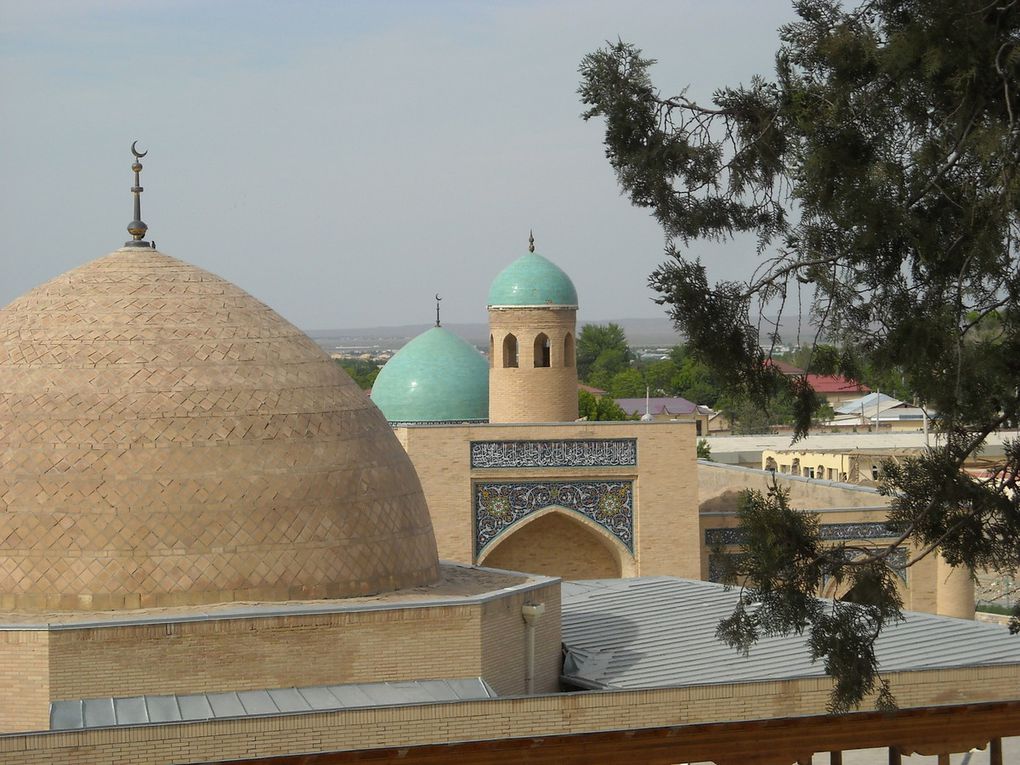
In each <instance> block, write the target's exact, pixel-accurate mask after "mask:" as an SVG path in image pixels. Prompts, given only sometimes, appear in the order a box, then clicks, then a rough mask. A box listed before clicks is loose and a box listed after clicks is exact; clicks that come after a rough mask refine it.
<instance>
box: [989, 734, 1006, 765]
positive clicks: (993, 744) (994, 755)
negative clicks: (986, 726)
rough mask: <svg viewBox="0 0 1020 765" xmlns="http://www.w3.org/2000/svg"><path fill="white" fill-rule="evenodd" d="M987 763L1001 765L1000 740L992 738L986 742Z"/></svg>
mask: <svg viewBox="0 0 1020 765" xmlns="http://www.w3.org/2000/svg"><path fill="white" fill-rule="evenodd" d="M988 761H989V763H991V765H1003V759H1002V739H1001V738H993V739H992V740H991V741H989V742H988Z"/></svg>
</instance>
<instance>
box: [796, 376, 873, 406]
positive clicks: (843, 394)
mask: <svg viewBox="0 0 1020 765" xmlns="http://www.w3.org/2000/svg"><path fill="white" fill-rule="evenodd" d="M807 382H808V385H810V386H811V387H812V388H814V389H815V393H817V394H818V398H820V399H822V400H823V401H826V402H827V403H828V404H829V406H837V405H839V404H842V403H843V402H844V401H850V400H852V399H855V398H860V397H861V396H863V395H864V394H865V393H871V388H869V387H868V386H867V385H863V384H861V383H859V382H854V381H853V380H847V379H846V378H845V377H840V376H838V375H808V376H807Z"/></svg>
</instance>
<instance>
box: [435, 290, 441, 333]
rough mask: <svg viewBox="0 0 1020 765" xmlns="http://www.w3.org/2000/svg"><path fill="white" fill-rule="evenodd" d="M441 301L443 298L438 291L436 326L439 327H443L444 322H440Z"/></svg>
mask: <svg viewBox="0 0 1020 765" xmlns="http://www.w3.org/2000/svg"><path fill="white" fill-rule="evenodd" d="M440 301H442V298H441V297H439V293H438V292H437V293H436V326H437V327H441V326H442V324H440V323H439V303H440Z"/></svg>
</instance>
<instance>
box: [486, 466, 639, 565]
mask: <svg viewBox="0 0 1020 765" xmlns="http://www.w3.org/2000/svg"><path fill="white" fill-rule="evenodd" d="M473 493H474V532H475V559H476V561H477V562H478V563H482V562H483V561H484V562H485V565H491V566H498V567H501V568H502V567H506V568H517V569H518V570H525V571H531V572H534V573H546V574H552V573H553V572H556V571H562V572H564V573H562V574H555V575H557V576H567V575H568V572H569V576H570V578H578V577H579V576H581V577H585V578H591V577H603V576H613V577H616V576H621V575H632V574H633V573H634V569H635V564H634V556H633V549H634V487H633V482H631V481H486V482H478V483H476V484H475V485H474V487H473ZM553 516H556V517H553ZM532 527H533V528H532ZM585 558H589V559H590V565H589V564H586V563H585V562H584V561H585ZM537 567H541V568H537Z"/></svg>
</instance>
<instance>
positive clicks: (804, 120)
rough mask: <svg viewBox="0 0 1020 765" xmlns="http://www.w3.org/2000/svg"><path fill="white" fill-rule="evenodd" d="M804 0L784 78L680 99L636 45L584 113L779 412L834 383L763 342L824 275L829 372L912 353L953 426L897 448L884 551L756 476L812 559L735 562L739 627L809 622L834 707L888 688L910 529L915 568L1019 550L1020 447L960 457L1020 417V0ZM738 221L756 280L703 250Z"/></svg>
mask: <svg viewBox="0 0 1020 765" xmlns="http://www.w3.org/2000/svg"><path fill="white" fill-rule="evenodd" d="M795 9H796V12H797V14H798V16H799V20H798V21H796V22H795V23H791V24H789V25H786V26H784V27H783V28H782V29H781V30H780V39H781V46H780V49H779V51H778V53H777V56H776V69H775V75H774V78H772V79H767V78H765V77H754V78H752V79H751V82H750V84H749V85H747V86H741V87H722V88H720V89H718V90H717V91H716V92H715V94H714V96H713V98H712V103H711V104H704V105H703V104H698V103H695V102H694V101H692V100H690V99H689V98H687V97H686V95H684V92H683V91H680V94H679V95H675V96H664V95H661V94H660V92H659V91H658V90H657V89H656V88H655V87H654V86H653V85H652V81H651V78H650V75H649V69H650V67H651V65H652V64H653V63H654V62H653V61H652V60H650V59H648V58H644V57H643V56H642V54H641V51H640V50H638V49H637V48H636V47H634V46H633V45H630V44H628V43H624V42H619V43H617V44H615V45H609V46H607V47H606V48H604V49H602V50H599V51H596V52H594V53H592V54H589V55H588V56H586V57H585V58H584V60H583V62H582V64H581V76H582V80H581V87H580V93H581V97H582V100H583V102H584V104H585V105H586V107H587V108H586V111H585V114H584V116H585V118H586V119H591V118H596V117H598V118H602V119H604V121H605V146H606V156H607V158H608V159H609V162H610V163H611V165H612V166H613V168H614V169H615V171H616V174H617V177H618V180H619V182H620V185H621V186H622V188H623V189H624V191H625V192H626V193H627V194H628V195H629V196H630V199H631V201H632V202H633V203H634V204H635V205H639V206H642V207H647V208H649V209H651V210H652V212H653V213H654V215H655V217H656V218H657V219H658V221H659V222H660V224H661V225H662V227H663V229H664V231H665V233H666V236H667V238H668V240H669V241H670V242H671V243H672V244H671V245H670V252H669V254H668V259H667V261H666V262H665V263H663V264H662V265H661V266H660V267H659V268H658V269H657V270H655V272H653V273H652V275H651V277H650V284H651V286H652V288H653V289H654V290H655V291H656V292H657V293H658V295H659V297H658V300H659V301H660V302H661V303H662V304H663V305H665V306H666V307H667V310H668V311H669V313H670V315H671V317H672V318H673V320H674V322H675V323H676V325H677V328H678V330H679V331H681V332H682V333H683V334H684V335H685V336H686V337H687V338H688V339H689V344H690V346H691V347H692V348H693V349H695V350H696V351H697V352H699V354H700V355H699V358H700V359H701V360H702V361H704V362H705V363H706V364H708V365H709V366H710V368H711V370H712V373H713V375H714V376H715V379H717V380H719V381H722V382H724V383H725V385H726V386H727V387H728V388H729V389H731V390H733V391H735V392H736V394H737V395H742V396H744V397H746V398H747V400H749V401H751V402H753V403H755V404H757V405H759V406H760V407H761V408H763V409H764V408H766V407H767V406H769V405H770V402H771V401H773V400H774V399H775V397H776V394H777V393H778V391H780V390H782V389H785V390H786V393H787V395H788V396H789V399H790V400H791V401H792V402H793V414H794V420H795V423H796V434H797V436H800V435H803V434H804V433H806V432H807V430H808V428H809V427H810V425H811V414H812V412H813V411H814V410H815V409H816V408H817V407H816V404H817V399H816V397H815V395H814V392H813V391H812V390H811V389H810V387H809V386H807V385H806V384H805V381H804V379H803V378H800V377H793V378H782V377H781V376H780V375H779V374H778V373H777V372H776V371H775V370H774V369H773V368H772V367H771V366H770V365H766V364H765V363H763V362H764V361H765V358H766V357H767V354H766V352H764V351H762V350H761V348H760V347H759V337H761V336H762V335H764V336H766V337H768V336H769V335H770V334H771V333H772V332H774V331H776V330H778V322H779V321H780V320H781V318H782V316H783V314H784V309H785V307H786V305H787V302H788V301H789V303H790V305H796V304H797V302H798V300H799V298H800V296H801V295H802V294H806V297H807V298H808V300H809V301H810V303H811V310H812V314H813V319H814V321H815V323H816V325H817V327H818V331H819V336H820V337H822V336H823V337H825V338H826V339H827V341H829V342H832V343H834V347H833V346H830V347H827V348H823V347H821V346H816V347H815V348H814V349H813V351H812V352H811V354H810V357H809V360H808V363H807V364H806V367H807V370H808V371H809V372H816V373H822V374H834V373H835V374H842V375H844V376H846V377H848V378H851V379H861V377H862V374H863V370H866V369H872V370H882V371H883V372H889V371H892V370H895V372H896V373H897V374H898V375H899V376H900V382H901V384H902V386H903V389H905V390H907V391H910V392H911V393H913V394H914V395H915V396H916V397H917V400H918V402H919V403H920V404H921V405H924V406H927V407H929V408H931V409H934V410H936V411H938V412H939V414H940V418H941V419H940V421H939V422H940V424H939V427H940V429H941V431H942V436H943V438H942V440H941V442H940V443H941V445H939V446H938V447H936V448H933V449H931V450H929V451H927V452H926V453H925V454H924V455H923V456H921V457H919V458H917V459H912V460H906V461H904V462H903V463H901V464H900V465H898V466H892V467H889V466H887V470H886V478H885V483H884V484H883V486H882V490H883V491H884V492H886V493H888V494H890V495H892V497H893V500H892V504H891V507H890V516H889V517H890V522H891V524H892V526H893V527H894V528H895V529H896V530H897V531H898V532H899V536H898V537H897V539H896V540H895V541H894V542H892V543H891V545H890V546H889V547H888V548H887V549H883V550H881V551H880V552H877V553H876V552H874V551H869V550H863V549H862V550H853V551H851V550H849V549H847V548H844V547H840V546H836V547H829V546H824V545H821V544H818V538H817V528H816V526H814V525H812V524H811V523H809V522H808V521H807V520H805V518H806V516H804V515H803V514H799V513H797V512H795V511H791V510H790V508H789V507H788V506H787V504H786V500H785V497H783V496H782V495H781V493H775V492H774V493H771V494H768V495H761V494H757V495H755V494H752V495H751V496H750V497H749V498H748V502H747V503H746V506H745V509H744V512H743V516H742V518H743V521H744V522H745V523H746V524H747V525H748V531H749V532H756V533H759V534H760V533H768V534H769V535H770V537H769V538H771V539H775V540H780V541H781V542H782V543H783V544H785V545H787V546H788V547H790V549H791V550H792V551H794V552H795V553H796V554H795V555H792V556H775V555H769V554H767V553H768V551H767V550H762V551H761V552H762V554H761V555H758V556H755V555H749V556H747V557H746V558H744V559H742V560H743V561H744V562H743V563H742V564H741V567H740V569H739V570H736V571H734V572H733V575H734V577H735V579H736V580H737V581H741V582H744V583H747V585H748V586H747V587H745V588H744V589H742V597H741V604H742V607H741V609H738V612H737V613H736V614H735V615H734V618H733V619H731V620H728V621H727V622H726V623H724V624H723V625H721V627H720V635H721V637H722V638H723V639H725V640H727V641H729V642H730V643H731V644H732V645H734V646H736V647H738V648H741V649H744V650H746V649H747V648H748V647H750V645H751V644H752V643H753V642H754V640H755V639H756V638H757V636H758V635H759V634H787V633H790V632H800V631H807V632H809V633H810V636H811V645H812V651H813V653H814V655H815V656H816V657H817V658H820V659H822V660H823V661H824V662H825V665H826V668H827V671H829V672H830V674H832V675H833V677H834V678H835V680H836V685H835V691H834V693H833V696H832V699H831V702H830V705H831V708H832V709H833V710H845V709H848V708H851V707H853V706H856V705H858V704H859V703H860V702H861V700H862V699H863V698H864V697H865V696H866V695H868V694H869V693H872V692H874V691H875V690H876V689H877V690H878V691H879V696H878V700H879V701H880V702H882V701H885V702H888V701H889V698H890V697H889V694H888V688H887V686H885V684H884V683H883V682H882V680H881V678H880V676H879V675H878V674H877V665H876V664H875V661H874V640H875V638H876V637H877V635H878V634H879V633H880V632H881V630H882V628H883V627H884V626H886V625H887V624H888V623H889V622H890V620H893V619H896V618H898V616H899V613H900V611H899V604H898V603H897V602H896V599H895V597H894V592H895V590H894V588H893V576H894V574H893V572H892V570H891V568H890V567H889V565H887V561H889V560H890V559H891V553H892V552H893V550H894V549H895V548H897V547H906V548H907V553H908V563H907V565H908V566H910V565H913V564H914V563H916V562H917V561H919V560H921V559H923V558H925V557H926V556H928V555H932V554H936V551H940V552H941V554H942V555H943V556H944V557H945V558H946V560H947V561H948V562H949V563H950V564H953V565H957V566H966V567H968V568H970V569H971V570H975V569H979V568H988V569H992V570H996V571H999V572H1007V571H1012V570H1015V569H1016V568H1017V567H1018V566H1020V504H1018V503H1020V491H1016V481H1017V480H1018V479H1017V476H1018V475H1020V443H1018V441H1017V440H1011V441H1009V442H1008V443H1007V445H1006V450H1005V456H1004V458H1003V461H1002V464H1001V467H1000V469H998V470H997V471H995V472H994V474H993V475H992V476H991V477H989V478H988V479H987V480H982V481H976V480H973V479H971V478H970V477H968V476H967V474H966V473H965V472H964V471H963V470H962V465H963V463H964V461H965V460H967V459H968V458H969V457H970V456H971V455H973V454H974V453H976V452H977V451H979V450H980V449H981V448H982V446H983V445H984V444H985V442H986V439H987V437H988V435H989V434H990V433H992V432H994V431H996V430H998V429H1000V428H1002V427H1003V426H1008V425H1016V424H1017V422H1018V419H1020V403H1018V386H1017V381H1018V380H1020V267H1018V263H1020V258H1018V244H1017V242H1018V235H1020V213H1018V211H1020V181H1018V172H1017V171H1018V166H1020V122H1018V120H1020V3H1016V2H1002V3H989V2H987V1H986V0H924V1H923V2H922V0H872V1H867V2H863V3H861V4H860V5H858V6H857V7H855V8H852V9H848V10H844V9H842V8H841V7H840V5H839V4H838V3H836V2H834V1H833V0H800V1H799V2H796V3H795ZM737 232H748V233H753V234H754V235H755V236H756V237H757V241H758V251H759V253H760V256H761V258H760V262H759V263H758V265H757V267H756V268H755V269H754V272H753V273H752V274H751V275H750V276H749V277H748V278H747V279H746V280H743V281H723V282H718V283H716V284H714V285H713V284H710V283H709V280H708V278H707V275H706V271H705V267H704V266H703V265H702V263H701V262H700V260H699V259H698V258H697V257H696V255H693V254H692V252H691V250H692V247H693V246H694V245H695V244H696V243H698V242H700V241H704V240H723V239H727V238H729V237H731V236H732V235H733V234H734V233H737ZM802 291H803V293H802ZM766 306H768V307H769V309H770V315H774V314H775V312H776V310H778V314H779V318H775V319H774V321H775V325H774V326H772V327H770V326H769V325H768V319H766V318H765V312H764V310H763V309H764V307H766ZM993 315H995V316H996V317H998V318H997V322H998V324H996V328H995V330H996V331H994V332H993V333H988V332H986V331H984V330H986V329H987V328H988V327H989V326H990V324H991V321H990V320H989V319H986V317H991V316H993ZM828 579H833V580H835V581H836V582H842V583H844V584H848V585H854V591H855V597H854V600H855V604H854V605H853V606H852V607H846V608H844V607H843V605H842V604H839V605H837V604H836V603H833V604H830V606H829V607H828V608H826V609H822V610H818V609H816V607H815V606H814V605H813V604H814V603H815V601H814V600H813V599H811V598H810V597H808V596H810V595H811V594H813V593H814V592H816V591H817V589H818V586H819V585H820V584H821V583H822V582H823V581H826V580H828ZM858 585H859V586H858ZM752 604H757V606H759V607H757V608H750V606H751V605H752ZM1011 629H1013V630H1014V631H1020V610H1018V611H1016V612H1014V619H1013V621H1012V623H1011Z"/></svg>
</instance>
